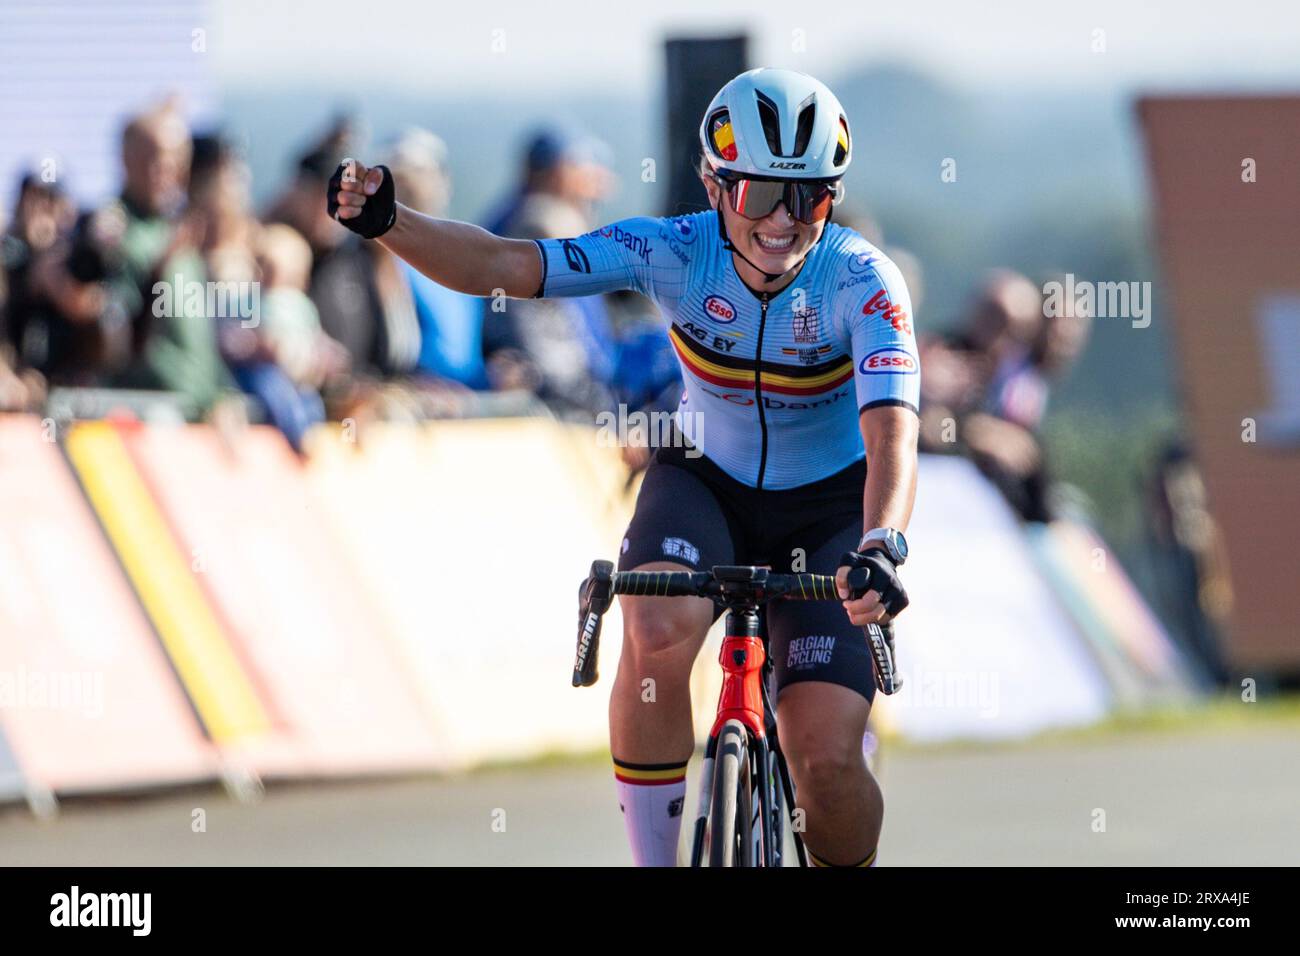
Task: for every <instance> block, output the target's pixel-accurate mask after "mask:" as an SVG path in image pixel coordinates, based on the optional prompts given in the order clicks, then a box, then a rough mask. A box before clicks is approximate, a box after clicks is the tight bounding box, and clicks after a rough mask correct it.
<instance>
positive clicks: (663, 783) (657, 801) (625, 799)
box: [614, 758, 686, 866]
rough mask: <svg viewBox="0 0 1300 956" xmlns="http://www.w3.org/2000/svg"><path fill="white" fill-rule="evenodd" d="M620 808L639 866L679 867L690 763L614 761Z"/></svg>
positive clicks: (634, 858)
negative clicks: (683, 811)
mask: <svg viewBox="0 0 1300 956" xmlns="http://www.w3.org/2000/svg"><path fill="white" fill-rule="evenodd" d="M614 779H615V780H616V781H617V782H618V806H619V809H620V810H622V811H623V822H624V823H625V824H626V826H627V839H628V842H629V843H630V844H631V845H632V860H633V862H634V863H635V864H636V865H637V866H676V865H677V839H678V837H679V835H680V834H681V830H682V807H683V805H684V804H685V803H686V762H685V761H683V762H682V763H627V762H625V761H622V760H619V759H617V758H614Z"/></svg>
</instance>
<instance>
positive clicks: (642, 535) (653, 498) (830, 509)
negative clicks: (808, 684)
mask: <svg viewBox="0 0 1300 956" xmlns="http://www.w3.org/2000/svg"><path fill="white" fill-rule="evenodd" d="M866 475H867V467H866V462H865V461H859V462H857V463H855V464H853V465H850V466H849V467H848V468H845V469H844V470H843V471H840V472H837V473H836V474H834V475H831V476H830V477H828V478H823V479H822V480H820V481H815V482H813V483H812V484H807V485H801V486H799V487H798V488H790V489H786V490H782V491H767V490H763V491H760V490H758V489H756V488H751V487H749V486H748V485H745V484H743V483H741V482H739V481H737V480H736V479H734V478H732V477H731V476H730V475H728V474H727V473H726V472H724V471H723V470H722V469H721V468H719V467H718V466H717V465H716V464H714V463H713V462H712V461H710V460H709V459H708V458H705V457H703V456H702V455H701V456H698V457H695V458H691V457H688V456H687V454H686V450H685V449H683V448H660V449H659V450H658V451H657V452H656V453H655V457H654V459H653V460H652V461H651V463H650V467H649V469H648V470H647V471H646V475H645V480H644V482H643V483H642V485H641V492H640V494H639V495H638V496H637V501H636V511H635V513H634V514H633V516H632V522H631V524H629V525H628V529H627V535H626V536H625V537H624V538H623V546H622V549H621V553H620V555H619V561H618V567H619V570H620V571H630V570H633V569H635V568H638V567H640V566H642V565H645V564H650V563H651V562H660V561H673V562H676V563H677V564H682V565H685V566H687V567H689V568H692V569H693V570H697V571H702V570H707V569H708V568H711V567H713V566H714V565H715V564H743V565H759V566H764V565H766V566H770V567H771V568H772V570H774V571H777V572H781V573H790V572H791V571H793V570H796V568H797V570H799V571H807V572H810V573H813V574H834V573H835V570H836V568H837V567H838V565H839V560H840V555H842V554H843V553H844V552H845V551H852V550H853V549H854V548H855V547H857V544H858V540H859V539H860V538H861V537H862V490H863V484H864V482H865V481H866ZM767 630H768V641H769V644H768V650H769V652H770V654H771V655H772V663H773V666H774V670H775V677H776V693H777V695H778V697H779V695H780V692H781V689H782V688H784V687H785V686H786V685H788V684H793V683H797V682H799V681H826V682H828V683H831V684H839V685H840V686H842V687H848V688H850V689H851V690H855V691H857V692H858V693H859V694H861V695H862V696H863V697H865V698H866V699H867V700H868V701H870V700H872V699H873V698H874V697H875V693H876V684H875V678H874V677H873V675H872V670H871V652H870V649H869V648H868V647H867V640H866V636H865V635H864V634H863V632H862V628H860V627H857V626H855V625H854V624H853V623H852V622H851V621H850V620H849V618H848V615H847V614H846V613H845V612H844V608H843V606H842V605H841V604H840V603H838V602H836V601H807V602H805V601H774V602H772V603H771V604H769V605H767Z"/></svg>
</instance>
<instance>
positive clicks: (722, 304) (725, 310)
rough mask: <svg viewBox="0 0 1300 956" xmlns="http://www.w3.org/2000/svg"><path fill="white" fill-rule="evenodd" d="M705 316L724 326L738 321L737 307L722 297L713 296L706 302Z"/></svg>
mask: <svg viewBox="0 0 1300 956" xmlns="http://www.w3.org/2000/svg"><path fill="white" fill-rule="evenodd" d="M704 314H705V315H707V316H708V317H709V318H711V319H712V320H713V321H714V322H721V323H722V324H723V325H730V324H731V323H732V322H735V321H736V307H735V306H734V305H732V304H731V303H730V302H728V301H727V300H726V299H724V298H723V297H722V296H720V295H711V296H709V297H708V298H707V299H705V300H704Z"/></svg>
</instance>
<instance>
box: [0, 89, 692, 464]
mask: <svg viewBox="0 0 1300 956" xmlns="http://www.w3.org/2000/svg"><path fill="white" fill-rule="evenodd" d="M359 145H360V144H358V143H357V142H356V141H355V136H354V132H353V127H352V126H351V124H350V123H349V122H348V121H347V120H339V121H337V122H336V123H335V124H334V125H333V126H332V127H331V128H330V129H329V130H328V131H327V132H326V133H325V135H324V136H322V137H321V139H320V140H319V141H318V142H316V143H314V144H312V145H311V146H310V147H309V148H308V149H307V150H306V151H305V152H304V153H303V154H302V155H301V156H300V157H299V158H298V160H297V162H296V164H295V166H294V168H293V169H292V171H291V175H290V177H289V180H288V182H287V183H286V184H285V185H284V187H283V188H282V190H281V191H280V193H279V195H278V196H276V197H275V199H274V200H273V201H272V202H271V203H270V205H269V206H268V208H266V209H265V210H263V211H262V214H261V215H258V214H256V213H255V212H254V210H253V208H252V205H253V204H252V194H251V183H250V176H249V171H248V167H247V165H246V164H245V162H244V160H243V158H242V157H241V155H240V154H239V152H238V150H236V149H235V148H234V147H233V146H232V145H231V144H230V143H229V142H227V141H225V140H223V139H222V138H221V137H220V136H215V135H193V134H192V133H191V131H190V130H189V129H188V127H187V125H186V123H185V121H184V119H183V117H182V115H181V114H180V112H179V111H178V109H177V108H176V106H175V104H173V103H170V102H165V103H162V104H160V105H158V106H157V107H154V108H151V109H149V110H148V111H146V112H144V113H141V114H140V115H138V116H135V117H133V118H132V119H130V121H129V122H128V123H127V124H126V126H125V128H124V130H123V133H122V139H121V160H122V189H121V194H120V195H119V196H118V197H117V198H115V199H113V200H112V201H110V202H108V203H106V204H105V205H103V206H101V207H100V208H97V209H92V210H88V211H80V210H78V209H77V208H76V206H75V204H74V203H73V202H72V200H71V199H70V197H69V196H68V195H67V194H66V193H65V192H64V190H63V189H62V188H61V186H60V185H59V183H58V182H57V181H54V182H49V181H46V180H45V179H44V178H42V176H41V175H39V174H37V173H31V174H29V175H27V176H26V177H24V178H23V180H22V182H21V183H20V184H19V188H18V195H17V197H16V201H15V202H14V203H13V213H12V216H11V217H10V221H9V223H8V224H7V227H6V228H5V230H4V235H3V240H2V246H0V264H2V266H3V269H2V270H0V410H11V411H12V410H38V409H40V408H41V407H42V406H43V405H44V403H45V401H46V398H47V395H48V393H49V391H50V390H52V389H58V388H82V389H86V388H91V389H96V388H100V389H139V390H149V391H153V392H165V393H167V395H168V396H169V397H170V398H173V399H174V400H175V402H176V405H177V411H178V414H180V415H183V416H184V417H185V418H188V419H190V420H198V419H203V418H212V419H214V420H217V421H228V420H229V413H230V412H231V410H232V409H233V410H234V411H235V414H237V415H241V416H244V417H248V418H252V419H253V420H259V421H261V420H264V421H269V422H271V423H272V424H274V425H275V426H276V427H277V428H279V429H280V430H281V431H282V432H283V433H284V435H285V436H286V438H287V439H288V440H289V442H290V444H292V445H293V447H294V448H295V449H299V450H301V447H302V441H303V437H304V435H305V434H306V432H307V430H308V429H310V428H311V426H312V425H314V424H316V423H318V422H321V421H324V420H326V419H335V420H342V419H348V418H350V419H353V420H357V421H367V420H373V419H376V418H380V419H390V420H391V419H399V420H419V419H422V418H430V417H449V416H460V415H475V414H490V413H492V412H493V411H494V410H495V411H497V412H500V411H501V410H504V409H512V408H513V409H516V410H519V409H521V408H530V409H532V410H534V411H538V410H549V411H550V412H551V413H553V414H555V415H557V416H559V417H562V418H574V419H580V420H581V419H586V420H590V419H591V418H592V416H593V415H594V414H596V413H598V412H600V411H602V410H605V409H609V408H612V407H614V406H616V405H617V404H618V403H620V402H623V403H627V404H628V405H629V406H630V407H633V408H642V407H646V406H648V405H650V404H654V403H656V402H658V403H660V404H663V405H664V406H669V405H672V404H675V398H676V391H677V387H678V381H679V380H678V378H677V371H676V367H675V364H674V362H673V358H672V354H671V350H670V347H669V345H668V341H667V337H666V336H665V334H664V332H663V330H662V329H661V327H660V325H659V323H658V321H657V319H656V317H655V313H654V310H653V308H652V307H651V306H650V305H649V303H648V302H646V301H645V300H644V299H641V298H640V297H638V296H634V295H624V296H603V297H596V298H593V299H584V300H576V301H569V302H512V303H510V307H509V309H506V308H505V307H504V306H505V303H504V302H499V303H495V304H494V303H493V302H491V301H490V300H483V299H478V298H474V297H470V296H465V295H461V294H459V293H456V292H452V291H450V290H448V289H445V288H443V287H441V286H439V285H437V284H436V283H434V282H432V281H430V280H429V279H427V278H426V277H424V276H422V275H420V274H419V273H418V272H416V271H415V270H414V269H412V268H411V267H410V266H408V265H407V264H406V263H405V262H403V261H401V260H400V259H397V258H396V257H394V256H392V255H390V254H389V253H388V252H386V251H385V250H384V249H383V248H382V247H381V246H380V245H379V244H377V243H365V242H363V241H361V240H360V239H358V237H356V236H354V235H353V234H352V233H350V232H348V231H347V230H345V229H343V228H342V227H341V226H340V225H339V224H338V223H336V222H334V221H333V220H332V219H330V218H329V216H328V215H327V214H326V211H325V185H326V183H327V182H328V180H329V177H330V176H331V174H332V173H333V171H334V169H335V167H336V166H337V164H338V163H339V161H340V160H341V159H342V158H344V157H345V156H347V155H349V154H352V153H353V152H354V151H356V150H357V149H358V148H359ZM376 161H378V162H382V163H385V164H387V165H388V166H389V167H390V168H391V169H392V171H393V176H394V180H395V183H396V187H397V194H398V198H399V199H400V200H401V201H402V202H404V203H406V204H407V205H409V206H411V207H413V208H415V209H418V210H420V211H421V212H425V213H428V214H430V215H434V216H439V215H445V214H446V211H447V208H448V203H449V201H450V198H451V179H450V175H449V171H448V164H447V148H446V145H445V144H444V143H443V142H442V140H440V139H439V138H438V137H437V136H436V135H434V134H433V133H431V132H429V131H427V130H421V129H409V130H406V131H405V132H403V133H402V134H401V135H400V136H398V137H396V138H395V139H394V140H392V141H391V142H389V143H387V144H384V145H383V146H382V147H381V148H380V150H379V151H378V157H377V160H376ZM523 166H524V168H523V170H522V172H521V176H520V184H519V186H518V189H517V190H516V191H515V192H514V193H513V194H512V195H511V196H510V197H509V200H508V201H507V202H505V203H503V204H502V206H501V207H500V208H499V209H497V210H496V211H495V212H494V213H493V215H492V217H491V221H490V223H489V225H490V226H491V227H492V228H493V229H494V230H495V231H497V232H498V233H500V234H502V235H510V236H515V237H521V238H532V237H541V236H559V235H573V234H576V233H579V232H585V231H587V230H589V229H591V228H594V226H595V223H594V221H593V220H592V215H593V212H594V209H595V206H596V204H597V203H598V202H599V201H600V200H601V199H603V198H604V197H605V195H606V194H607V193H608V192H609V190H610V188H611V187H612V184H613V179H612V174H611V173H610V171H609V162H608V158H607V149H606V147H605V146H604V144H603V143H601V142H599V141H598V140H596V139H595V138H593V137H591V136H588V135H586V134H584V133H583V132H581V131H578V130H573V129H567V128H560V127H557V128H551V129H547V130H544V131H541V132H539V133H538V134H536V135H535V136H534V137H533V139H532V141H531V142H530V144H529V146H528V148H527V150H526V154H525V157H524V164H523ZM232 396H238V398H237V399H233V398H232ZM503 399H504V400H505V401H502V400H503Z"/></svg>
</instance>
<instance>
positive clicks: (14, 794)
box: [0, 730, 23, 801]
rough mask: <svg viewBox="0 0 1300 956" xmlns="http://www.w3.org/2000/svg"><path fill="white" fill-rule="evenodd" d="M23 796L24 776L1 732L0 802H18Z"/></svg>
mask: <svg viewBox="0 0 1300 956" xmlns="http://www.w3.org/2000/svg"><path fill="white" fill-rule="evenodd" d="M22 795H23V775H22V773H21V771H19V769H18V761H17V760H16V759H14V752H13V750H11V749H10V747H9V742H8V741H7V740H5V735H4V731H3V730H0V801H5V800H16V799H17V798H18V797H21V796H22Z"/></svg>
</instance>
